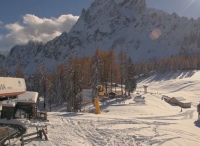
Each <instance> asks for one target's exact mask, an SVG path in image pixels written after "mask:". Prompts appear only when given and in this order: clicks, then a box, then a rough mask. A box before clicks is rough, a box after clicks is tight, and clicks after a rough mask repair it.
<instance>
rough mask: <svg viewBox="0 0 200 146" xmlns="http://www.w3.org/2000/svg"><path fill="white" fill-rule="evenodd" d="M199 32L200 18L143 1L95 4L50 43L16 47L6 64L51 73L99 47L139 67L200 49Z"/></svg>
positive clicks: (99, 1) (101, 0) (100, 0)
mask: <svg viewBox="0 0 200 146" xmlns="http://www.w3.org/2000/svg"><path fill="white" fill-rule="evenodd" d="M199 28H200V19H198V20H193V19H191V20H188V19H187V18H186V17H179V16H178V15H177V14H175V13H173V14H171V15H170V14H167V13H165V12H163V11H161V10H156V9H151V8H147V7H146V1H145V0H95V1H94V2H93V3H92V4H91V6H90V7H89V8H88V10H84V9H83V10H82V14H81V16H80V17H79V19H78V21H77V23H76V24H75V25H74V26H73V27H72V29H71V30H70V32H69V33H66V32H64V33H63V34H61V35H60V36H58V37H56V38H55V39H53V40H51V41H49V42H47V43H46V44H42V43H34V42H31V43H30V42H29V43H28V44H26V45H18V46H15V47H13V48H12V49H11V52H10V54H9V55H8V57H7V59H6V60H5V64H6V66H8V67H10V68H12V69H14V68H15V67H16V64H17V63H20V62H21V63H22V64H23V68H24V71H25V72H26V73H28V72H30V73H31V72H33V71H34V68H35V65H36V64H37V63H39V62H45V63H47V66H48V67H49V68H52V67H54V66H55V64H58V63H65V62H66V59H67V56H68V55H69V54H71V53H73V54H74V55H79V56H83V55H92V54H93V52H94V50H95V48H100V49H103V50H109V49H114V50H115V51H116V52H119V50H120V49H124V50H125V51H126V52H127V53H128V54H129V55H130V56H131V57H132V59H133V60H134V61H135V62H139V61H146V60H149V59H155V58H164V57H166V56H171V55H176V54H178V53H180V52H195V51H197V50H199V49H200V44H199V41H198V40H199V38H200V34H199ZM12 52H14V53H12Z"/></svg>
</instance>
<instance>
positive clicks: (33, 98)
mask: <svg viewBox="0 0 200 146" xmlns="http://www.w3.org/2000/svg"><path fill="white" fill-rule="evenodd" d="M37 98H38V92H30V91H26V92H25V93H24V94H21V95H18V98H17V99H15V100H16V102H26V103H36V102H37Z"/></svg>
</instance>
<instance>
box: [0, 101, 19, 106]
mask: <svg viewBox="0 0 200 146" xmlns="http://www.w3.org/2000/svg"><path fill="white" fill-rule="evenodd" d="M15 105H16V101H14V100H5V101H3V102H2V106H6V107H15Z"/></svg>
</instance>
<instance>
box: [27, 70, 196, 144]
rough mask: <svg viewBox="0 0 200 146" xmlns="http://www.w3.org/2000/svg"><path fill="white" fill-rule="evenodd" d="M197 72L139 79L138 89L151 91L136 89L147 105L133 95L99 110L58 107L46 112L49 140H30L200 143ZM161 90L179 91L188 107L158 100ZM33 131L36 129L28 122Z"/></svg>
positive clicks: (160, 96)
mask: <svg viewBox="0 0 200 146" xmlns="http://www.w3.org/2000/svg"><path fill="white" fill-rule="evenodd" d="M199 76H200V72H199V71H189V72H175V73H172V72H171V73H167V74H157V75H153V76H150V77H147V78H143V79H142V80H140V81H139V83H138V88H137V90H138V91H143V85H149V89H148V91H149V92H150V93H147V94H144V93H142V92H141V93H140V94H141V95H142V96H144V97H145V104H140V103H134V101H133V98H134V97H135V96H136V93H134V94H133V95H132V99H130V100H126V101H125V103H123V102H119V101H118V102H116V100H115V99H114V100H110V101H106V104H105V105H101V110H102V113H101V114H100V115H96V114H94V113H93V112H92V113H67V112H65V111H64V110H62V111H61V110H59V109H58V107H57V109H56V110H55V111H53V112H49V113H48V119H49V120H50V121H49V122H47V124H48V135H49V139H50V140H49V141H43V140H42V141H41V140H35V141H32V142H31V143H30V144H29V145H35V146H39V145H43V146H49V145H69V146H74V145H76V146H83V145H84V146H92V145H98V146H105V145H109V146H133V145H136V146H140V145H142V146H150V145H153V146H172V145H173V146H178V145H181V146H187V145H193V146H197V145H199V143H200V136H199V134H198V133H199V132H200V122H197V121H196V120H197V112H196V104H198V101H200V98H199V97H200V92H199V83H200V79H199ZM162 94H164V95H168V96H170V97H173V96H182V97H184V98H186V99H187V100H190V101H191V102H192V107H191V108H189V109H183V110H182V112H180V107H179V106H173V105H170V104H168V103H167V102H165V101H164V100H161V98H162ZM29 130H30V131H31V130H32V131H35V128H31V127H29Z"/></svg>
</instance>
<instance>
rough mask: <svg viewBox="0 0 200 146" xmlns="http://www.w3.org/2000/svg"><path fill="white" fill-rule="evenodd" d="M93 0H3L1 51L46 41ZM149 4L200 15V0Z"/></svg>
mask: <svg viewBox="0 0 200 146" xmlns="http://www.w3.org/2000/svg"><path fill="white" fill-rule="evenodd" d="M93 1H94V0H0V53H1V52H2V50H9V49H10V48H11V47H12V46H14V45H16V44H23V43H27V42H28V40H31V39H32V40H37V41H43V42H46V41H48V40H50V39H52V38H54V37H55V36H58V35H60V34H61V33H62V32H63V31H67V32H68V31H69V30H70V28H71V27H72V26H73V25H74V24H75V23H76V21H77V19H78V16H80V14H81V11H82V9H83V8H85V9H87V8H88V7H89V6H90V4H91V3H92V2H93ZM146 2H147V7H151V8H156V9H161V10H164V11H166V12H168V13H172V12H176V13H177V14H178V15H180V16H186V17H188V18H191V17H193V18H195V19H197V18H198V17H200V0H146Z"/></svg>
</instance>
